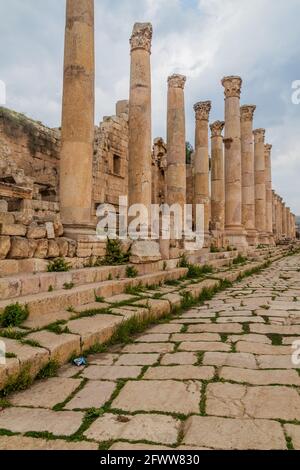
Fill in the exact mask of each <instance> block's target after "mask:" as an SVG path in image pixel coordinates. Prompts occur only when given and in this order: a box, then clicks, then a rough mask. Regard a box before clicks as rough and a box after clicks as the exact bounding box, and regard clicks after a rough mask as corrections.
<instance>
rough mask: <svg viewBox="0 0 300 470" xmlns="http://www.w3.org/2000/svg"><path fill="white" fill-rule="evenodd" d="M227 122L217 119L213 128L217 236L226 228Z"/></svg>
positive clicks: (214, 227) (213, 207)
mask: <svg viewBox="0 0 300 470" xmlns="http://www.w3.org/2000/svg"><path fill="white" fill-rule="evenodd" d="M224 126H225V122H223V121H216V122H214V123H213V124H211V126H210V130H211V225H212V230H213V232H216V236H217V238H221V244H222V237H223V235H224V228H225V181H224V150H223V136H222V131H223V129H224Z"/></svg>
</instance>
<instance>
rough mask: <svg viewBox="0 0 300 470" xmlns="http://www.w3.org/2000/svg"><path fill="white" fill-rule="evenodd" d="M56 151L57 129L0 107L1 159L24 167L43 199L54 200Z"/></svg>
mask: <svg viewBox="0 0 300 470" xmlns="http://www.w3.org/2000/svg"><path fill="white" fill-rule="evenodd" d="M59 151H60V131H59V130H58V129H49V128H47V127H45V126H43V125H42V124H41V123H39V122H36V121H33V120H31V119H29V118H27V117H26V116H24V115H22V114H19V113H16V112H14V111H11V110H8V109H6V108H0V160H2V161H3V160H5V162H8V161H12V162H13V163H14V164H15V165H16V166H17V167H18V169H19V170H23V171H24V174H25V176H27V177H31V178H32V179H33V181H34V183H35V184H36V185H37V186H38V187H39V191H40V193H41V194H42V197H43V198H45V199H46V200H52V201H57V187H58V162H59ZM1 177H2V175H1V174H0V181H1Z"/></svg>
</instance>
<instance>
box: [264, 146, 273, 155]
mask: <svg viewBox="0 0 300 470" xmlns="http://www.w3.org/2000/svg"><path fill="white" fill-rule="evenodd" d="M272 148H273V145H271V144H265V152H266V154H267V155H270V153H271V150H272Z"/></svg>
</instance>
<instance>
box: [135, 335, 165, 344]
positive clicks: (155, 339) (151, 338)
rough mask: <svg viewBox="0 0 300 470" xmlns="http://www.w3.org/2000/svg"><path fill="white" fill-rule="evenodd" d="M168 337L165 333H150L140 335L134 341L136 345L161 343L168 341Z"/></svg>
mask: <svg viewBox="0 0 300 470" xmlns="http://www.w3.org/2000/svg"><path fill="white" fill-rule="evenodd" d="M169 337H170V335H169V334H167V333H156V334H154V333H152V334H150V335H149V334H145V335H141V336H139V337H138V338H137V339H136V341H135V342H136V343H163V342H167V341H169Z"/></svg>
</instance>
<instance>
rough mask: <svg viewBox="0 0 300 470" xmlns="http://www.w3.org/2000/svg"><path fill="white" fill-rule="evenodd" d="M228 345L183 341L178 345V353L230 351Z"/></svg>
mask: <svg viewBox="0 0 300 470" xmlns="http://www.w3.org/2000/svg"><path fill="white" fill-rule="evenodd" d="M230 349H231V348H230V346H229V344H225V343H221V342H218V341H215V342H213V341H212V342H209V341H184V342H183V343H181V344H180V345H179V348H178V350H179V351H230Z"/></svg>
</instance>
